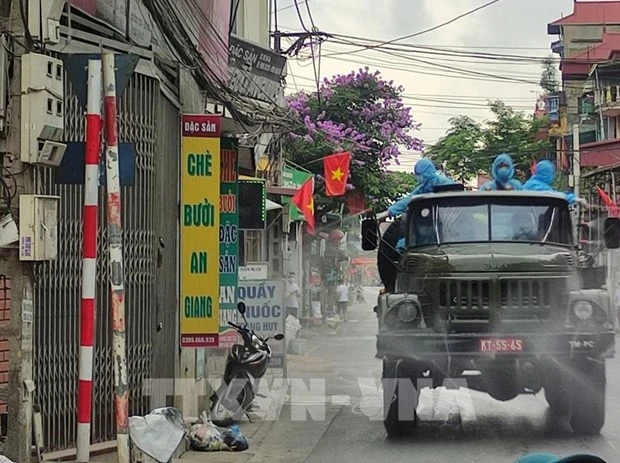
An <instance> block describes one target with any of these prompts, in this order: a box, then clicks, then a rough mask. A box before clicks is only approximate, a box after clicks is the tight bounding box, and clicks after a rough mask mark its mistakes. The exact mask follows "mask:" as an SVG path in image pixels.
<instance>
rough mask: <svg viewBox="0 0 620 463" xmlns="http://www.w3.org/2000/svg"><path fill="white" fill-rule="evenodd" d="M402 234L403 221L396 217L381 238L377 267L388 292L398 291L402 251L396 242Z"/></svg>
mask: <svg viewBox="0 0 620 463" xmlns="http://www.w3.org/2000/svg"><path fill="white" fill-rule="evenodd" d="M402 236H403V234H402V230H401V221H400V219H396V220H394V222H392V223H391V224H390V226H389V227H388V228H387V229H386V230H385V232H384V233H383V235H382V236H381V239H380V240H379V249H378V252H377V267H378V269H379V277H380V278H381V282H382V283H383V286H384V288H385V291H386V292H388V293H394V292H395V291H396V276H397V274H398V261H399V259H400V257H401V254H400V252H398V251H397V250H396V244H397V243H398V240H399V239H400V238H401V237H402Z"/></svg>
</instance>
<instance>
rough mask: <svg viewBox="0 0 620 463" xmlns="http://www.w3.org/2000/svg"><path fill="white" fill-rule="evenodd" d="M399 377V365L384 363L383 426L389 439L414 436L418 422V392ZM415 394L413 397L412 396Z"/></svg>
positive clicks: (411, 384)
mask: <svg viewBox="0 0 620 463" xmlns="http://www.w3.org/2000/svg"><path fill="white" fill-rule="evenodd" d="M399 379H404V380H407V379H408V378H399V377H398V363H397V362H391V361H387V360H384V361H383V425H384V426H385V430H386V432H387V435H388V437H404V436H409V435H411V434H413V431H414V429H415V427H416V424H417V421H418V415H417V412H416V407H417V404H418V395H417V391H416V390H415V388H414V386H413V382H411V383H410V387H406V386H405V384H409V383H406V382H405V383H403V382H401V381H397V380H399ZM412 394H413V396H412Z"/></svg>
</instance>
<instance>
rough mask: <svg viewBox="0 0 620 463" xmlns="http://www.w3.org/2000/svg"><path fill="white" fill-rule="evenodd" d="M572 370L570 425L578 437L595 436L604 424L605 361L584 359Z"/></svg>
mask: <svg viewBox="0 0 620 463" xmlns="http://www.w3.org/2000/svg"><path fill="white" fill-rule="evenodd" d="M572 370H573V382H572V383H571V395H570V397H571V416H570V425H571V427H572V428H573V431H574V432H575V434H577V435H579V436H592V435H596V434H598V433H599V432H600V431H601V429H602V428H603V425H604V424H605V390H606V386H607V380H606V374H605V361H604V360H598V361H595V360H587V359H584V360H581V361H579V362H576V363H575V364H574V366H573V368H572Z"/></svg>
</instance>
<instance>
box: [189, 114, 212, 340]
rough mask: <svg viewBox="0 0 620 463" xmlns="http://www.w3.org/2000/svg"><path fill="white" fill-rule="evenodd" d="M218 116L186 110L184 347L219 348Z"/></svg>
mask: <svg viewBox="0 0 620 463" xmlns="http://www.w3.org/2000/svg"><path fill="white" fill-rule="evenodd" d="M220 132H221V120H220V116H214V115H207V114H184V115H183V117H182V136H183V138H182V149H181V256H180V262H181V301H180V306H181V323H180V325H181V336H180V337H181V347H217V346H218V335H219V326H220V320H219V299H220V298H219V291H220V278H219V270H220V268H219V260H220V249H219V239H218V238H219V232H220Z"/></svg>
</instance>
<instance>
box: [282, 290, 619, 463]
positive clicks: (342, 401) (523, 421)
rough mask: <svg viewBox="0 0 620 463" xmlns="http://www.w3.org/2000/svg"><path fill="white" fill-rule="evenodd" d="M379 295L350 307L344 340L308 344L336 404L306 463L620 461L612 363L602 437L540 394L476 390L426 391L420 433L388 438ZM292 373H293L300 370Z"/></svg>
mask: <svg viewBox="0 0 620 463" xmlns="http://www.w3.org/2000/svg"><path fill="white" fill-rule="evenodd" d="M377 290H378V289H376V288H367V289H366V300H367V304H365V305H362V304H357V305H354V306H353V307H352V308H350V309H349V311H350V312H349V318H350V321H349V323H346V324H344V325H343V326H342V327H341V329H340V333H339V334H338V335H336V336H331V337H324V338H322V339H320V340H315V341H314V343H309V346H308V349H307V352H306V356H305V358H304V360H303V370H304V376H306V378H307V377H309V376H312V377H314V378H325V391H326V395H325V399H324V400H325V403H326V404H331V408H329V410H332V413H328V414H327V415H326V416H325V418H324V425H323V427H322V428H323V431H324V432H323V434H322V436H321V437H320V439H319V440H318V443H317V445H315V446H314V449H313V451H312V452H311V453H310V455H309V456H308V458H307V459H306V460H305V461H307V462H309V463H318V462H330V463H333V462H334V461H338V462H349V461H351V462H366V461H389V462H401V461H402V462H405V461H406V462H410V461H419V462H456V461H458V462H463V463H466V462H476V463H480V462H507V463H510V462H514V461H515V460H516V459H517V458H518V457H519V456H522V455H523V454H525V453H528V452H538V451H543V452H551V453H557V454H560V455H568V454H571V453H593V454H595V455H598V456H600V457H602V458H604V459H605V460H607V461H608V462H618V461H620V360H618V359H613V360H608V361H607V382H608V389H607V419H606V425H605V427H604V428H603V431H602V433H601V435H600V436H596V437H589V438H580V437H575V436H572V435H570V434H567V432H566V431H565V430H560V429H558V428H557V426H556V423H554V422H553V419H552V418H550V417H549V415H548V407H547V403H546V401H545V399H544V395H543V394H542V392H541V393H538V394H537V395H529V396H519V397H517V398H515V399H514V400H511V401H508V402H499V401H496V400H494V399H492V398H490V397H489V396H487V395H486V394H483V393H479V392H475V391H469V390H465V389H461V390H458V391H455V390H446V389H443V388H440V389H438V390H436V391H435V392H431V391H429V390H428V389H425V390H424V391H423V392H422V394H421V397H420V406H419V408H418V412H419V414H420V417H421V421H420V423H419V425H418V427H417V430H416V432H415V434H414V436H412V437H411V438H405V439H398V440H392V439H387V438H386V434H385V431H384V428H383V423H382V421H381V411H380V410H381V409H380V401H381V397H382V395H381V391H380V390H379V389H378V386H379V378H380V375H381V362H380V361H379V360H378V359H375V358H374V355H375V334H376V329H377V324H376V318H375V315H374V313H373V311H372V305H373V303H374V301H375V300H376V294H377ZM290 375H291V376H294V375H295V367H294V366H292V368H291V372H290ZM360 378H361V379H360ZM317 384H318V383H317ZM321 395H322V394H321V393H320V387H318V386H317V387H316V388H315V390H312V391H310V392H308V393H307V394H301V395H300V394H297V395H295V394H294V393H292V395H291V403H292V407H295V404H296V403H298V404H302V405H304V406H306V407H307V406H308V404H312V403H316V404H317V406H318V405H319V404H320V403H321V402H322V400H323V399H321V397H320V396H321ZM432 403H434V404H435V405H434V406H432ZM334 407H336V408H335V409H334ZM310 408H312V407H310ZM319 408H320V407H317V410H318V409H319ZM297 414H298V415H299V412H297ZM283 418H284V417H283ZM284 419H285V421H286V420H287V419H286V418H284ZM288 419H290V417H289V418H288ZM315 420H316V424H315V425H313V424H311V423H309V422H306V423H305V429H308V430H310V429H314V428H315V427H316V426H318V425H319V422H320V421H321V417H320V413H319V414H317V418H315ZM300 424H301V423H300ZM303 429H304V427H301V428H300V430H301V432H302V433H303ZM308 437H309V436H308Z"/></svg>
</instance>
